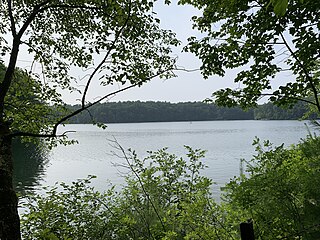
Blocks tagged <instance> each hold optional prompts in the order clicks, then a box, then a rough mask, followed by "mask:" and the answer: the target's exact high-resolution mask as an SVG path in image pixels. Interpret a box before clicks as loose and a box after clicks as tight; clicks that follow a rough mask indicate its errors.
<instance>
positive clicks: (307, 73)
mask: <svg viewBox="0 0 320 240" xmlns="http://www.w3.org/2000/svg"><path fill="white" fill-rule="evenodd" d="M280 36H281V38H282V40H283V42H284V44H285V45H286V47H287V48H288V50H289V51H290V53H291V55H292V57H293V58H294V59H295V60H296V61H297V63H298V65H299V66H300V67H301V69H302V71H303V72H304V74H305V75H306V78H307V80H308V82H309V84H310V86H311V90H312V93H313V96H314V99H315V103H313V105H315V106H316V107H317V109H318V112H320V103H319V99H318V91H317V88H316V86H315V85H314V83H313V81H312V78H311V77H310V75H309V72H308V70H307V69H306V68H305V66H304V65H303V63H302V62H301V61H300V59H299V58H298V57H297V55H296V54H295V53H294V52H293V50H292V49H291V47H290V46H289V44H288V42H287V41H286V39H285V37H284V36H283V34H282V33H280Z"/></svg>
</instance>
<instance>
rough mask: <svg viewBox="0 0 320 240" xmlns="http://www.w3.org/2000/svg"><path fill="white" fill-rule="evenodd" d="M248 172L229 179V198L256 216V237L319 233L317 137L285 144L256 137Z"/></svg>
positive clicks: (312, 236)
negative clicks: (277, 144) (264, 140)
mask: <svg viewBox="0 0 320 240" xmlns="http://www.w3.org/2000/svg"><path fill="white" fill-rule="evenodd" d="M254 144H255V145H256V151H257V155H256V156H255V157H254V158H253V159H252V160H251V161H250V162H248V173H249V175H248V176H246V175H242V176H241V177H240V178H236V179H234V180H232V181H231V182H230V183H229V184H228V185H227V194H226V200H227V201H228V203H229V204H230V205H231V206H233V208H234V209H238V211H241V212H242V214H243V215H244V216H246V218H247V219H249V218H250V219H253V221H254V224H255V235H256V236H257V237H258V238H257V239H297V238H299V239H319V237H320V228H319V226H320V225H319V224H320V218H319V211H320V191H319V184H320V178H319V170H320V165H319V162H320V161H319V156H320V152H319V146H320V145H319V144H320V138H319V137H311V136H310V137H309V138H308V139H306V140H304V141H303V142H302V143H300V144H298V145H297V146H292V147H291V148H289V149H285V148H284V147H283V145H281V146H278V147H272V145H271V144H270V142H268V141H266V142H264V144H263V145H261V144H260V142H259V140H258V139H257V140H255V143H254Z"/></svg>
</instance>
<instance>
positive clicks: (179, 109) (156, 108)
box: [69, 101, 308, 123]
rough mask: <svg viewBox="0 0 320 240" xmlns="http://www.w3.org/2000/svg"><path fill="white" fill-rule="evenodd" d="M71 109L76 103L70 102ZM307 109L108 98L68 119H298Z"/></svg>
mask: <svg viewBox="0 0 320 240" xmlns="http://www.w3.org/2000/svg"><path fill="white" fill-rule="evenodd" d="M69 107H70V110H72V109H73V108H76V107H77V106H69ZM307 111H308V107H307V105H306V104H304V103H298V104H296V105H295V106H294V107H293V108H292V109H281V108H279V107H276V106H274V105H273V104H272V103H266V104H263V105H259V106H258V107H257V108H255V109H249V110H247V111H244V110H242V109H240V108H239V107H233V108H227V107H218V106H216V105H214V104H207V103H203V102H181V103H170V102H153V101H148V102H140V101H127V102H107V103H102V104H98V105H96V106H94V107H92V109H90V112H84V113H82V114H79V115H77V116H75V117H73V118H72V119H71V121H70V123H91V122H92V119H94V120H95V121H97V122H102V123H126V122H171V121H212V120H253V119H259V120H260V119H262V120H263V119H270V120H273V119H276V120H280V119H286V120H288V119H299V118H301V117H302V116H303V115H304V114H305V113H306V112H307Z"/></svg>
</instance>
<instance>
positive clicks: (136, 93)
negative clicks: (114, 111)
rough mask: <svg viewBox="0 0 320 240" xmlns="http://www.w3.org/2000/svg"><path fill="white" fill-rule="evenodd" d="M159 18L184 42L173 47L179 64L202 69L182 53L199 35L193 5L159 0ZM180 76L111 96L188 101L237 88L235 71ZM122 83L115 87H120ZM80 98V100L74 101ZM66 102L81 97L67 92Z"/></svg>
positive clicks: (95, 91) (100, 92) (97, 92)
mask: <svg viewBox="0 0 320 240" xmlns="http://www.w3.org/2000/svg"><path fill="white" fill-rule="evenodd" d="M154 11H155V12H156V13H157V17H158V18H160V20H161V27H162V28H164V29H171V30H172V31H174V32H175V33H176V34H177V38H178V39H179V40H181V41H182V45H181V46H180V47H179V48H177V49H174V54H175V55H177V56H178V67H182V68H185V69H199V67H200V61H199V60H198V59H197V58H196V57H195V56H194V55H193V54H190V53H182V47H183V46H184V45H186V43H187V38H188V37H190V36H192V35H195V36H197V35H199V34H200V33H199V32H198V31H194V30H192V21H191V17H192V16H194V15H196V14H197V13H198V12H197V10H196V9H194V8H193V7H191V6H181V5H177V4H175V3H172V4H171V5H169V6H168V5H164V4H163V2H162V1H161V2H158V3H157V5H156V6H155V8H154ZM176 74H177V75H178V77H176V78H172V79H168V80H163V79H153V80H152V81H150V82H148V83H145V84H144V85H143V86H142V87H140V88H132V89H130V90H127V91H125V92H122V93H119V94H118V95H116V96H114V97H112V98H111V99H110V101H136V100H140V101H168V102H187V101H202V100H204V99H205V98H208V97H210V96H211V94H212V92H214V91H216V90H217V89H219V88H223V87H236V85H234V84H233V81H232V79H233V78H234V75H235V74H232V72H230V73H229V74H228V75H227V76H226V77H224V78H223V79H222V78H219V77H211V78H210V79H208V80H204V79H203V77H202V75H201V74H200V71H197V72H183V71H179V72H177V73H176ZM120 87H121V86H116V88H120ZM113 90H115V88H114V87H108V88H103V89H101V87H100V86H99V85H98V84H96V85H95V84H92V86H91V87H90V91H89V92H88V100H91V101H92V100H93V99H94V98H95V97H101V96H104V95H106V94H107V93H109V92H112V91H113ZM75 99H78V100H75ZM64 100H65V101H66V102H67V103H71V104H75V103H79V96H75V95H70V94H64Z"/></svg>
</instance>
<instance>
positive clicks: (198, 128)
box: [41, 121, 308, 195]
mask: <svg viewBox="0 0 320 240" xmlns="http://www.w3.org/2000/svg"><path fill="white" fill-rule="evenodd" d="M67 130H74V131H76V132H75V133H71V134H70V135H69V137H70V138H71V139H76V140H78V141H79V144H76V145H72V146H58V147H57V148H55V149H54V150H53V151H52V152H51V154H50V155H49V165H48V167H47V169H46V173H45V176H44V177H43V181H42V183H41V184H43V185H52V184H53V183H55V182H56V181H64V182H71V181H74V180H75V179H78V178H85V177H86V176H87V175H89V174H91V175H96V176H98V179H97V180H95V182H94V185H95V186H96V188H97V189H99V190H103V189H106V186H107V180H108V179H109V180H110V181H111V182H112V183H114V184H121V183H123V179H122V177H121V176H120V175H121V173H119V172H123V169H121V168H120V167H115V166H114V163H123V162H124V160H123V159H121V158H119V157H116V156H114V155H112V154H111V153H112V152H113V151H116V149H115V148H114V147H113V146H112V143H111V141H110V140H114V139H116V140H117V141H118V142H119V144H120V145H121V146H122V147H123V148H125V149H128V148H131V149H134V150H136V152H137V153H138V155H139V156H140V157H145V156H146V155H147V153H146V151H148V150H153V151H154V150H157V149H160V148H163V147H168V151H169V152H171V153H175V154H176V155H178V156H183V155H184V154H185V153H186V150H185V149H184V147H183V146H184V145H188V146H191V147H193V148H201V149H205V150H207V154H206V157H205V158H204V162H205V164H206V165H208V166H209V168H208V169H206V170H205V171H204V174H205V175H206V176H208V177H210V178H212V179H213V180H214V181H215V182H216V185H215V186H214V188H213V193H214V194H215V195H218V193H219V189H220V187H221V186H223V185H224V184H225V183H226V182H227V181H228V180H229V179H230V178H232V177H234V176H237V175H239V163H240V159H241V158H245V159H250V158H251V156H252V154H253V153H254V147H253V146H252V141H253V139H254V138H255V136H257V137H259V138H260V139H261V140H263V139H268V140H270V141H271V142H273V143H274V144H275V145H279V144H282V143H284V144H285V145H290V144H292V143H297V142H299V140H300V139H301V138H304V137H305V136H306V135H307V134H308V131H307V128H306V126H305V122H301V121H208V122H170V123H167V122H166V123H127V124H108V128H107V129H106V130H102V129H98V128H97V127H95V126H92V125H82V124H79V125H67V126H66V127H64V128H63V129H62V128H61V129H60V131H67Z"/></svg>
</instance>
